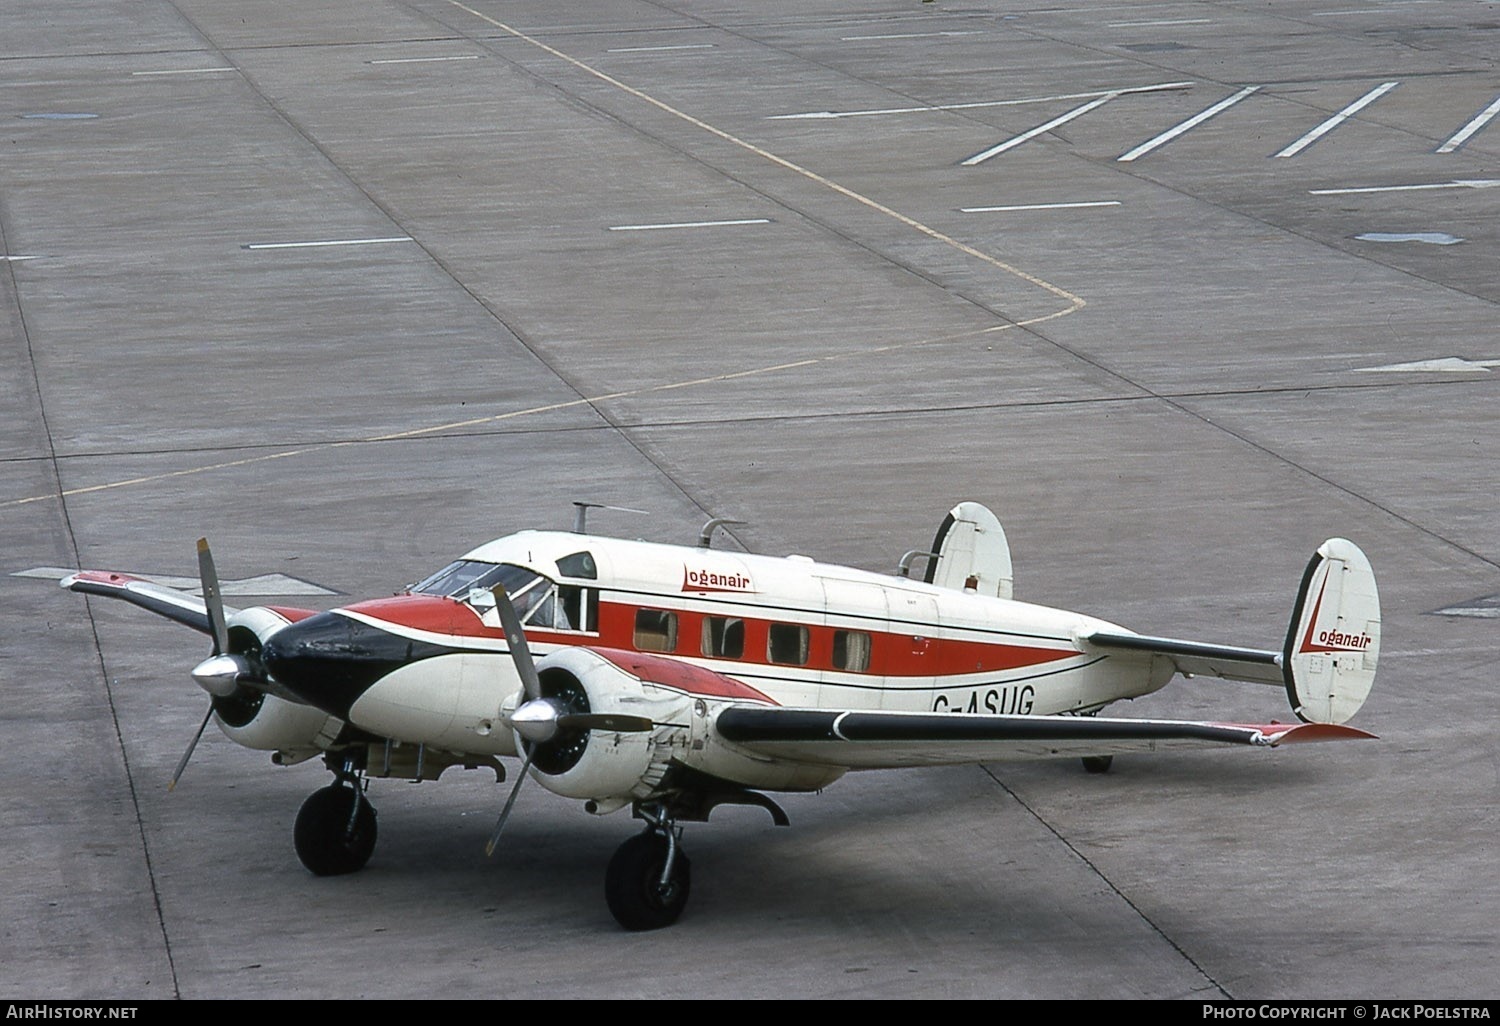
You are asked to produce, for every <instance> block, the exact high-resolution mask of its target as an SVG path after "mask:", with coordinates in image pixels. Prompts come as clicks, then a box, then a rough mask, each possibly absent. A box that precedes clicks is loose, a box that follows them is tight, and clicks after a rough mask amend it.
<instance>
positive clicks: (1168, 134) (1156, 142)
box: [1116, 85, 1260, 164]
mask: <svg viewBox="0 0 1500 1026" xmlns="http://www.w3.org/2000/svg"><path fill="white" fill-rule="evenodd" d="M1259 88H1260V86H1258V85H1253V86H1246V87H1245V88H1243V89H1241V90H1240V91H1239V92H1237V93H1235V94H1234V95H1233V96H1228V97H1225V98H1224V99H1222V100H1220V101H1219V102H1218V103H1216V104H1214V105H1213V106H1212V107H1209V108H1208V109H1207V110H1202V111H1199V112H1198V113H1197V114H1194V115H1193V116H1192V117H1190V118H1188V119H1187V120H1186V121H1184V122H1182V124H1180V125H1174V126H1173V127H1171V128H1169V129H1167V130H1166V131H1165V132H1163V133H1162V134H1161V135H1158V136H1156V137H1155V138H1154V139H1147V140H1146V141H1145V142H1143V143H1141V144H1140V145H1139V146H1137V147H1136V148H1135V149H1133V150H1131V151H1130V152H1128V153H1123V154H1121V155H1120V156H1119V157H1118V158H1116V159H1117V160H1118V161H1119V162H1120V163H1122V164H1128V163H1130V162H1131V161H1133V160H1139V159H1140V158H1141V157H1144V156H1145V155H1146V154H1148V153H1150V152H1151V151H1152V150H1154V149H1156V148H1157V147H1160V146H1165V145H1166V144H1167V143H1169V142H1171V141H1172V140H1173V139H1176V138H1177V137H1178V136H1179V135H1182V134H1183V133H1185V132H1189V131H1191V130H1192V129H1194V128H1197V127H1198V126H1199V125H1201V124H1203V122H1205V121H1207V120H1208V119H1209V118H1211V117H1213V116H1214V115H1216V114H1222V113H1223V112H1224V111H1226V110H1228V109H1229V108H1230V107H1233V106H1234V105H1235V104H1236V103H1239V102H1240V101H1241V100H1243V99H1245V98H1246V97H1247V96H1249V95H1251V94H1252V93H1254V92H1255V91H1256V90H1258V89H1259Z"/></svg>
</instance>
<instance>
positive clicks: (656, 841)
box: [604, 830, 692, 930]
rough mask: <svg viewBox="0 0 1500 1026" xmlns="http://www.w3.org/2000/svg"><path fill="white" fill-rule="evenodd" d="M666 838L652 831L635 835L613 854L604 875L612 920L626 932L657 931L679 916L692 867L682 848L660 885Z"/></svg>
mask: <svg viewBox="0 0 1500 1026" xmlns="http://www.w3.org/2000/svg"><path fill="white" fill-rule="evenodd" d="M666 864H667V839H666V837H665V836H663V835H662V834H660V833H658V832H657V831H655V830H652V831H649V832H647V833H642V834H636V835H635V836H634V837H632V838H631V839H630V840H628V841H626V842H625V843H624V844H622V845H620V847H619V848H618V849H617V850H616V851H615V854H614V857H613V858H611V859H610V860H609V869H608V870H606V871H605V873H604V898H605V900H606V901H608V902H609V910H610V912H611V913H613V914H614V917H615V920H616V921H617V922H618V923H619V924H620V925H621V926H623V927H625V929H627V930H659V929H661V928H662V927H663V926H671V925H672V924H673V923H675V922H677V917H678V916H680V915H682V908H683V906H684V905H686V904H687V899H688V890H689V887H690V886H691V883H692V866H691V864H690V863H689V862H688V857H687V856H686V855H684V854H683V853H682V851H681V849H679V850H678V852H677V857H676V858H675V859H673V860H672V874H671V876H670V877H669V878H668V879H667V883H666V886H665V887H663V886H662V882H661V871H662V867H663V866H665V865H666Z"/></svg>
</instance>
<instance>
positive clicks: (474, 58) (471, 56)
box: [365, 53, 479, 64]
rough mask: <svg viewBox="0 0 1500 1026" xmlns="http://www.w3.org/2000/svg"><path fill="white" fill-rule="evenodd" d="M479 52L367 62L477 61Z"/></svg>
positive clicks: (424, 62)
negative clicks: (454, 55) (453, 55)
mask: <svg viewBox="0 0 1500 1026" xmlns="http://www.w3.org/2000/svg"><path fill="white" fill-rule="evenodd" d="M477 60H479V54H477V53H466V54H462V55H460V56H456V57H384V58H382V59H380V60H378V61H365V63H366V64H435V63H437V62H439V61H477Z"/></svg>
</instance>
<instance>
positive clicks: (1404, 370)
mask: <svg viewBox="0 0 1500 1026" xmlns="http://www.w3.org/2000/svg"><path fill="white" fill-rule="evenodd" d="M1491 367H1500V360H1465V359H1464V358H1463V357H1462V356H1445V357H1443V358H1442V359H1439V360H1414V361H1412V362H1411V363H1391V364H1386V365H1385V366H1384V367H1356V368H1355V371H1356V372H1358V373H1360V374H1409V373H1438V374H1488V373H1490V368H1491Z"/></svg>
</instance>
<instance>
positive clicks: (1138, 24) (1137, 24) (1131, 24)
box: [1109, 18, 1213, 28]
mask: <svg viewBox="0 0 1500 1026" xmlns="http://www.w3.org/2000/svg"><path fill="white" fill-rule="evenodd" d="M1211 24H1213V19H1212V18H1178V19H1176V20H1173V21H1112V22H1110V23H1109V27H1110V28H1145V27H1147V26H1153V27H1154V26H1157V25H1211Z"/></svg>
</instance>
